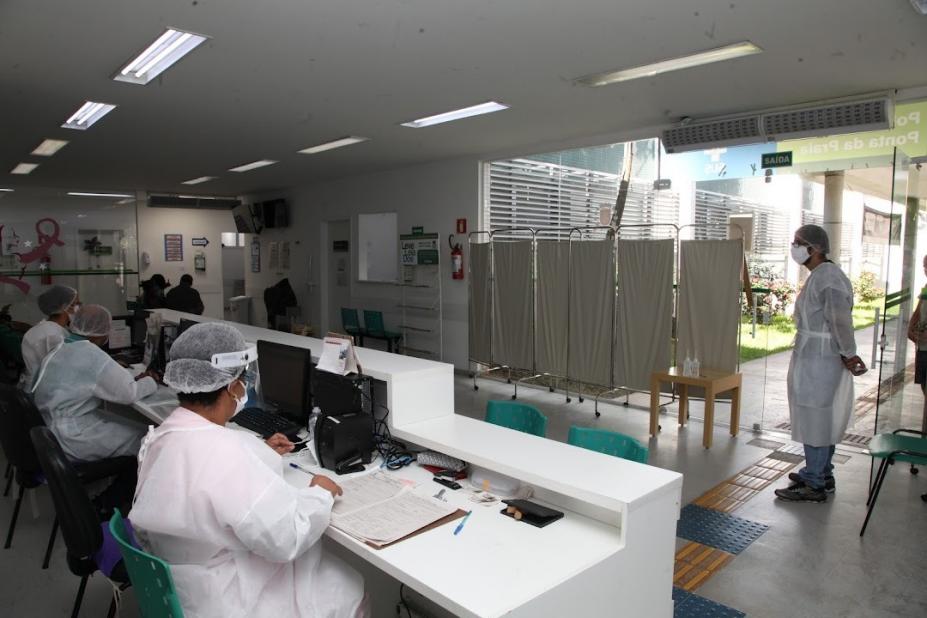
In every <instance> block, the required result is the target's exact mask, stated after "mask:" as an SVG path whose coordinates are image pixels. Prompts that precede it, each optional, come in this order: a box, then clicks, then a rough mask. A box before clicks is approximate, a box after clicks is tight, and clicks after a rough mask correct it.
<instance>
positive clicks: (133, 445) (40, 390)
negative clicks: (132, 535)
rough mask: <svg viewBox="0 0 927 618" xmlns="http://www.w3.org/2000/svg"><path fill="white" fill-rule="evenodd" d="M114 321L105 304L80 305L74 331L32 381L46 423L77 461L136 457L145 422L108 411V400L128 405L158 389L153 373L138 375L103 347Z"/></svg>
mask: <svg viewBox="0 0 927 618" xmlns="http://www.w3.org/2000/svg"><path fill="white" fill-rule="evenodd" d="M112 323H113V318H112V316H111V315H110V313H109V310H107V309H106V307H103V306H100V305H83V306H81V308H80V310H79V311H78V312H77V313H75V314H74V317H73V318H72V319H71V334H70V335H69V336H68V338H67V339H66V340H65V342H64V343H62V344H59V345H58V347H57V348H55V349H54V350H52V351H51V352H50V353H49V355H48V356H46V357H45V360H44V361H42V366H41V368H40V369H39V371H38V374H37V375H36V377H35V381H34V384H33V388H32V394H33V397H34V398H35V405H36V407H37V408H38V409H39V411H40V412H41V413H42V418H44V419H45V424H46V425H48V428H49V429H51V430H52V433H54V434H55V437H56V438H58V442H60V443H61V448H62V450H64V453H65V455H67V456H68V458H69V459H71V460H74V461H98V460H100V459H107V458H110V457H120V456H130V455H131V456H134V455H135V454H136V453H137V452H138V448H139V445H140V444H141V441H142V438H143V437H144V435H145V429H146V427H145V425H143V424H141V423H134V422H132V421H130V420H128V419H124V418H122V417H118V416H116V415H114V414H111V413H109V412H107V411H105V410H104V402H106V401H110V402H113V403H118V404H125V405H128V404H132V403H135V402H136V401H138V400H139V399H142V398H144V397H147V396H148V395H150V394H152V393H153V392H155V391H156V390H158V385H157V383H156V382H155V379H154V378H155V377H156V376H155V375H154V374H151V373H148V372H146V373H143V374H142V375H140V376H138V377H133V376H132V374H131V373H129V370H128V369H125V368H124V367H122V366H121V365H120V364H119V363H117V362H116V361H114V360H113V359H112V358H111V357H110V356H109V354H107V353H106V352H104V351H103V350H102V349H101V347H102V346H103V345H105V344H106V342H107V340H108V339H109V333H110V330H111V328H112Z"/></svg>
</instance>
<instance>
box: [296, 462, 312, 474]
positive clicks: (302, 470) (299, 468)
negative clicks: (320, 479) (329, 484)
mask: <svg viewBox="0 0 927 618" xmlns="http://www.w3.org/2000/svg"><path fill="white" fill-rule="evenodd" d="M290 467H291V468H296V469H297V470H299V471H300V472H305V473H306V474H308V475H309V476H315V472H309V471H308V470H306V469H305V468H303V467H302V466H301V465H299V464H295V463H293V462H292V461H291V462H290Z"/></svg>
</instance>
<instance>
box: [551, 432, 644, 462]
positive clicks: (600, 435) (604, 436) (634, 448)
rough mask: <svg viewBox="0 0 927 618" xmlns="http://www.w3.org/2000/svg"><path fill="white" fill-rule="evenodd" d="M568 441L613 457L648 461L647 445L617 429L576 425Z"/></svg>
mask: <svg viewBox="0 0 927 618" xmlns="http://www.w3.org/2000/svg"><path fill="white" fill-rule="evenodd" d="M567 443H568V444H572V445H573V446H578V447H580V448H586V449H589V450H590V451H597V452H599V453H605V454H606V455H611V456H613V457H620V458H622V459H630V460H631V461H636V462H638V463H642V464H645V463H647V455H648V451H647V447H646V446H644V445H643V444H641V443H640V442H638V441H637V440H635V439H634V438H632V437H631V436H626V435H624V434H623V433H618V432H616V431H606V430H604V429H592V428H588V427H576V426H575V425H574V426H573V427H570V435H569V436H568V437H567Z"/></svg>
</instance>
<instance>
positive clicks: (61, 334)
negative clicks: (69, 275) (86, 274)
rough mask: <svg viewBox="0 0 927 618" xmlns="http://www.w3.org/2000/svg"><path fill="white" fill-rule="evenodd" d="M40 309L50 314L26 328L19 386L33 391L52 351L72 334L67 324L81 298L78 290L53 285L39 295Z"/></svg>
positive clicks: (45, 313)
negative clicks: (34, 383) (37, 376)
mask: <svg viewBox="0 0 927 618" xmlns="http://www.w3.org/2000/svg"><path fill="white" fill-rule="evenodd" d="M38 305H39V310H40V311H41V312H42V313H43V314H44V315H46V316H47V317H46V318H45V319H44V320H42V321H41V322H39V323H38V324H36V325H35V326H33V327H32V328H30V329H29V330H28V331H26V334H25V335H24V336H23V341H22V354H23V364H24V365H25V369H24V370H23V375H22V377H21V378H20V382H19V384H20V388H22V389H23V390H24V391H31V390H32V383H33V381H34V380H35V374H36V373H38V371H39V367H41V365H42V361H43V360H45V357H46V356H48V354H49V352H51V351H52V350H54V349H55V348H56V347H58V344H59V343H62V342H63V341H64V340H65V338H66V337H67V336H68V335H69V334H70V332H69V331H68V328H67V326H68V324H69V323H70V322H71V315H73V314H74V313H75V312H76V311H77V308H78V306H79V305H80V299H79V298H78V296H77V290H75V289H74V288H69V287H68V286H66V285H53V286H51V287H50V288H48V289H47V290H45V291H44V292H42V293H41V294H39V298H38Z"/></svg>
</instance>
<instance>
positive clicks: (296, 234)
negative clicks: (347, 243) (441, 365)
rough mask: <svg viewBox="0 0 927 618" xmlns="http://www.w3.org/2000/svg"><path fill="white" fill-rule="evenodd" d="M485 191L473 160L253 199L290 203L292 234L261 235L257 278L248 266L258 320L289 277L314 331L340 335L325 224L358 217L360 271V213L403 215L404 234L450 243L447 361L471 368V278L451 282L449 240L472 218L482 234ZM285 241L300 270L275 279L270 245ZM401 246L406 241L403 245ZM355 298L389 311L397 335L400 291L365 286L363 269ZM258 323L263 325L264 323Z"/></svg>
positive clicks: (446, 255)
mask: <svg viewBox="0 0 927 618" xmlns="http://www.w3.org/2000/svg"><path fill="white" fill-rule="evenodd" d="M479 184H480V164H479V161H478V160H477V159H476V158H466V159H454V160H449V161H439V162H434V163H426V164H422V165H417V166H413V167H407V168H402V169H398V170H392V171H387V172H380V173H374V174H368V175H364V176H354V177H350V178H345V179H340V180H334V181H329V182H325V183H319V184H314V185H308V186H304V187H298V188H295V189H293V190H290V191H287V192H282V193H274V194H268V195H264V196H252V197H251V198H250V199H249V198H246V201H260V200H264V199H270V198H274V197H281V196H282V197H285V198H286V199H287V201H288V202H289V204H290V227H289V228H286V229H282V230H266V231H264V232H263V233H262V234H261V235H260V238H261V252H262V255H261V273H260V274H259V275H253V274H252V273H250V264H246V268H245V292H246V294H248V295H250V296H253V297H254V298H255V300H254V305H253V307H252V310H253V313H254V314H256V315H257V319H265V318H263V316H264V303H263V296H262V295H263V289H264V288H265V287H267V286H268V285H271V284H273V283H275V282H276V281H278V280H279V279H280V278H282V277H283V276H288V277H289V278H290V283H291V285H292V286H293V289H294V290H295V291H296V295H297V297H298V298H299V303H300V306H301V307H302V313H303V319H306V320H307V321H308V322H309V323H310V324H312V325H313V326H314V327H315V329H316V332H317V333H319V332H324V329H325V328H327V327H333V328H338V329H339V330H340V321H341V318H340V316H328V312H329V311H328V307H327V303H324V302H323V299H324V297H323V293H324V291H325V290H326V289H327V288H326V286H327V281H326V279H327V270H326V264H325V263H323V262H324V261H325V259H326V257H327V251H326V250H325V249H326V248H327V243H328V239H327V238H325V237H324V236H325V234H324V227H323V226H322V225H321V224H322V222H323V221H333V220H339V219H345V218H350V220H351V227H352V235H351V262H352V264H357V214H358V213H379V212H396V213H398V215H399V233H400V234H405V233H409V232H411V230H412V227H413V226H422V227H424V228H425V229H424V231H425V232H426V233H438V234H440V235H441V237H442V240H441V247H442V253H441V260H442V271H443V273H442V277H443V279H442V285H443V293H444V303H443V312H444V360H445V361H446V362H450V363H453V364H454V365H455V366H456V367H458V368H460V369H466V368H467V366H468V363H467V304H468V303H467V298H468V289H467V283H468V282H467V281H466V279H465V280H463V281H453V280H451V272H450V250H449V249H447V235H448V234H452V233H454V231H455V223H456V220H457V219H458V218H466V219H467V225H468V230H470V231H472V230H475V229H477V226H478V214H479V208H480V200H479V191H480V188H479ZM284 239H286V240H290V241H291V254H292V255H291V260H292V268H291V269H290V271H289V272H283V271H279V272H278V271H273V272H271V271H269V269H268V268H267V259H268V257H269V254H268V252H269V243H270V242H271V241H280V240H284ZM457 241H458V242H461V243H462V244H463V246H464V254H465V255H464V260H468V259H469V256H468V255H466V253H467V243H466V238H465V237H464V238H458V240H457ZM396 242H397V243H398V242H399V239H398V238H397V239H396ZM248 252H249V250H247V249H246V253H248ZM465 263H466V262H465ZM351 298H352V303H353V305H354V306H356V307H357V308H358V309H365V308H366V309H374V310H380V311H383V313H384V318H385V320H386V325H387V328H389V329H391V330H395V329H396V327H397V325H398V321H399V315H400V310H399V309H397V308H396V305H397V303H398V302H399V288H397V287H396V286H394V285H388V284H382V283H366V282H359V281H357V269H356V268H352V272H351ZM329 318H331V319H330V320H329ZM255 323H256V324H263V322H258V321H255ZM376 344H377V342H372V343H371V345H376Z"/></svg>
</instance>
